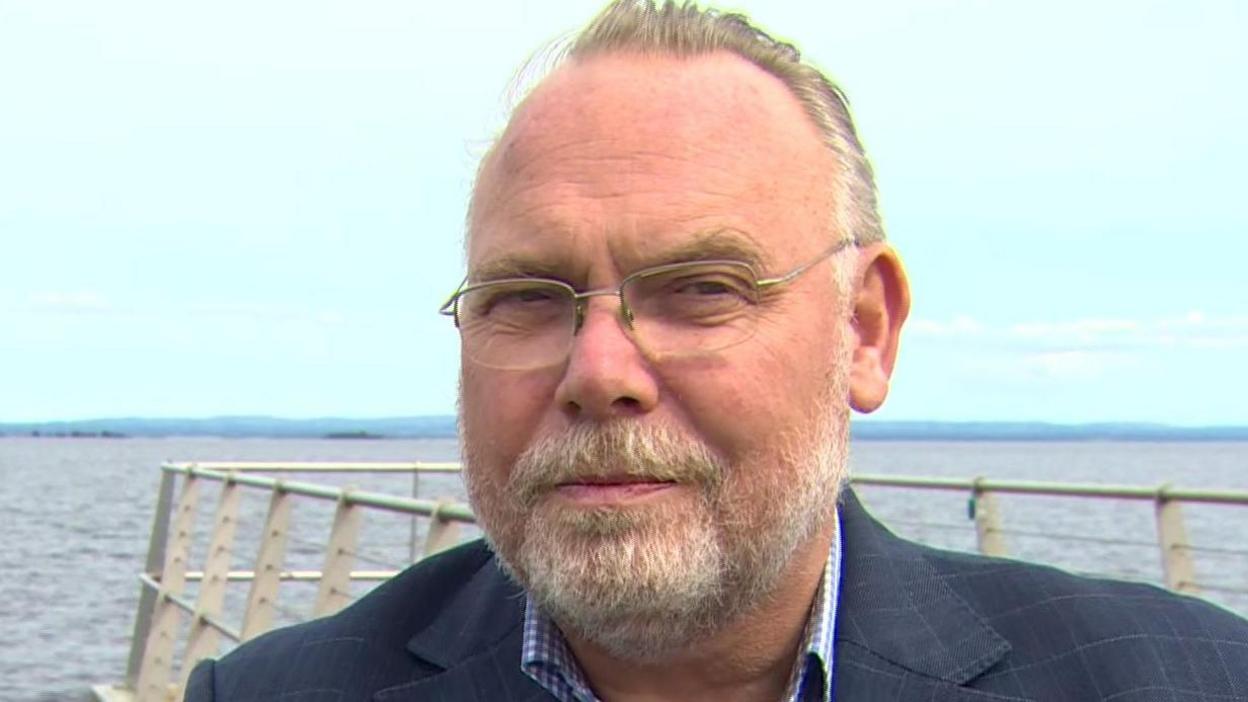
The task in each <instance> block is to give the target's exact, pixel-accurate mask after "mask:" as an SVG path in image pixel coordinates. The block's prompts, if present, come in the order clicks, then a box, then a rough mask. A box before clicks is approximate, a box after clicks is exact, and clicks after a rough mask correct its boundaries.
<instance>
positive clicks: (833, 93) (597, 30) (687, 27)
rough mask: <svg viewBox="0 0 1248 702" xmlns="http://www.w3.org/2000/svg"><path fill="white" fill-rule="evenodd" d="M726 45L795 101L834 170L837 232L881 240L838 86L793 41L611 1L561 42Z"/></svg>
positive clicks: (681, 8)
mask: <svg viewBox="0 0 1248 702" xmlns="http://www.w3.org/2000/svg"><path fill="white" fill-rule="evenodd" d="M717 51H728V52H731V53H733V54H735V55H737V56H740V57H741V58H743V59H745V60H747V61H749V62H750V63H753V64H754V65H755V66H758V67H759V68H761V69H762V70H764V71H766V72H768V73H770V74H771V75H773V76H775V77H776V78H778V79H779V80H780V81H781V82H783V83H784V84H785V86H787V87H788V89H789V91H790V92H791V93H792V94H793V96H794V97H796V98H797V100H798V101H799V102H800V103H801V104H802V107H803V108H804V109H805V111H806V114H807V115H809V116H810V118H811V120H812V121H813V122H814V124H815V126H816V128H817V129H818V130H819V133H820V134H821V135H822V137H823V142H824V144H826V145H827V147H828V148H829V149H831V150H832V153H833V154H835V155H836V158H837V163H838V164H839V166H840V173H838V174H837V178H835V179H834V180H835V182H836V186H835V188H836V192H834V193H831V194H830V195H831V197H832V198H833V205H834V212H835V213H836V215H835V217H836V220H837V221H836V222H835V223H834V224H835V226H836V229H837V230H838V231H837V232H836V235H837V236H838V237H845V238H853V239H854V240H855V241H856V242H858V243H859V244H868V243H872V242H876V241H882V240H883V239H884V227H883V224H882V222H881V220H880V213H879V206H878V203H877V197H876V189H875V175H874V172H873V171H872V169H871V163H870V162H869V161H868V160H867V155H866V153H865V152H864V151H863V148H862V143H861V142H860V141H859V139H858V134H857V131H856V130H855V129H854V121H853V118H852V117H851V116H850V113H849V101H848V99H847V98H846V97H845V94H844V93H843V92H842V91H841V89H840V87H838V86H837V85H836V83H834V82H833V81H832V80H831V79H829V78H828V77H827V76H826V75H824V74H823V72H822V71H820V70H819V69H818V68H815V67H814V66H812V65H811V64H809V63H806V62H804V61H803V60H802V55H801V52H799V51H798V50H797V47H795V46H793V45H792V44H789V43H787V42H784V41H780V40H778V39H776V38H775V37H772V36H771V35H770V34H768V33H767V32H765V31H763V30H762V29H760V28H759V27H757V26H755V25H754V24H752V23H751V22H750V20H749V19H748V18H747V17H745V16H744V15H741V14H737V13H729V12H720V11H718V10H714V9H710V8H707V9H702V8H700V7H698V5H697V3H696V2H692V1H691V0H686V1H685V2H677V1H676V0H661V1H660V2H659V3H658V4H656V3H655V1H654V0H614V2H612V3H611V4H609V5H608V6H607V7H606V8H605V9H604V10H603V11H602V12H601V13H600V14H599V15H598V16H597V17H595V18H594V19H593V21H591V22H590V23H589V25H588V26H586V27H585V28H584V29H583V30H581V32H580V33H579V34H576V35H575V36H574V37H573V38H572V40H571V43H570V45H569V46H568V47H567V48H566V54H565V56H566V58H567V59H569V60H572V61H577V60H583V59H587V58H591V57H593V56H595V55H599V54H606V53H627V52H640V53H645V54H660V55H673V56H698V55H703V54H710V53H714V52H717Z"/></svg>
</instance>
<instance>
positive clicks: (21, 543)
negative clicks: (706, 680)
mask: <svg viewBox="0 0 1248 702" xmlns="http://www.w3.org/2000/svg"><path fill="white" fill-rule="evenodd" d="M457 459H458V451H457V447H456V445H455V442H454V441H453V440H386V441H329V440H268V439H242V440H240V439H187V438H174V439H113V440H106V439H46V438H45V439H33V438H14V437H7V438H0V476H2V477H3V480H2V481H0V511H2V512H3V514H6V515H8V516H7V517H6V519H5V527H4V543H3V548H2V549H0V700H5V701H10V700H11V701H15V702H21V701H24V700H41V701H49V700H85V699H89V692H88V686H89V685H91V684H97V683H111V682H116V681H119V680H120V679H121V677H122V675H123V674H124V671H125V665H126V657H127V655H128V651H129V639H130V633H131V627H132V626H133V618H134V609H135V605H136V602H137V599H138V591H139V586H138V581H137V579H136V574H137V573H138V572H139V571H140V570H141V569H142V567H143V563H144V557H145V554H146V550H147V539H148V533H149V530H150V528H151V521H152V512H153V509H154V507H155V501H156V492H157V489H156V488H157V485H158V483H159V478H160V476H159V466H160V464H161V463H162V462H163V461H166V460H177V461H189V460H201V461H208V460H216V461H224V460H269V461H275V460H287V461H294V460H341V461H354V460H358V461H370V460H371V461H380V460H390V461H411V460H429V461H437V460H457ZM852 463H853V466H854V470H855V472H858V473H890V474H914V475H934V476H948V477H972V476H976V475H983V476H988V477H994V478H1013V479H1029V480H1052V481H1068V482H1099V483H1123V484H1134V485H1157V484H1160V483H1164V482H1169V483H1172V484H1174V485H1176V486H1183V487H1211V488H1234V489H1240V490H1248V443H1117V442H1104V443H1098V442H1079V443H1059V442H1053V443H1029V442H1003V443H991V442H859V443H857V444H856V445H855V446H854V454H853V458H852ZM325 482H336V483H339V484H343V483H346V482H347V479H346V478H344V477H341V476H338V477H331V478H327V479H326V480H325ZM359 487H363V488H368V489H377V490H386V491H390V492H398V493H402V494H409V493H410V491H411V481H410V478H407V477H400V476H391V477H383V478H374V479H371V480H369V481H368V482H366V483H364V484H362V485H359ZM420 491H421V496H423V497H438V496H449V497H460V498H462V496H463V489H462V486H461V485H460V484H459V479H458V477H457V476H438V477H430V476H426V477H422V478H421V483H420ZM860 493H861V495H862V497H863V499H864V501H865V502H866V503H867V504H868V506H869V507H870V508H871V509H872V510H873V511H874V512H876V513H877V515H879V516H881V517H882V518H883V519H884V520H885V522H886V523H889V524H890V525H891V526H893V527H894V528H895V530H896V531H898V532H900V533H902V534H905V535H908V536H912V537H917V538H921V539H922V540H925V541H928V542H931V543H936V544H938V545H942V546H948V547H953V548H962V549H973V548H974V533H973V531H972V529H971V523H970V522H969V521H968V520H967V518H966V495H965V494H961V493H949V494H932V493H925V494H922V495H920V494H919V493H916V492H913V491H909V490H893V489H886V488H865V489H863V490H861V491H860ZM213 497H214V495H213V493H212V492H211V491H207V492H206V493H205V498H204V502H203V506H202V507H201V513H202V514H204V515H205V519H203V520H201V526H203V525H204V524H205V523H206V519H207V517H209V516H211V514H210V513H211V512H212V507H213V503H212V499H213ZM247 499H248V500H249V501H245V502H244V509H243V512H244V515H245V516H244V518H243V519H242V520H240V526H239V542H238V544H237V546H236V553H237V554H238V555H237V556H236V559H235V562H234V567H236V568H247V567H249V560H250V559H251V558H254V553H255V548H254V538H251V539H250V540H249V538H250V537H248V536H247V535H246V534H247V533H248V530H249V529H250V530H251V531H253V532H254V531H256V528H255V527H256V526H257V525H258V524H259V523H260V520H262V519H263V514H264V508H265V500H264V498H262V497H261V496H255V497H254V499H253V498H252V497H249V498H247ZM1000 504H1001V507H1002V508H1003V513H1004V515H1005V526H1006V528H1007V529H1010V530H1012V533H1010V534H1009V535H1008V537H1007V546H1008V547H1009V550H1010V552H1011V555H1016V556H1019V557H1023V558H1027V559H1031V560H1042V561H1046V562H1051V563H1055V564H1058V565H1061V566H1063V567H1067V568H1070V569H1073V570H1079V571H1098V572H1112V573H1115V574H1118V575H1119V576H1123V577H1130V578H1138V579H1145V580H1152V581H1159V580H1160V578H1161V568H1160V561H1159V557H1158V553H1157V549H1156V546H1155V545H1153V541H1154V539H1155V530H1154V525H1153V517H1152V508H1151V505H1149V504H1147V503H1110V504H1104V503H1100V502H1088V501H1075V500H1056V499H1053V498H1017V497H1008V498H1001V499H1000ZM1094 507H1095V509H1094ZM330 516H331V508H330V506H328V505H327V506H326V507H325V509H321V510H319V511H314V512H313V513H309V514H308V515H306V516H300V517H299V525H298V528H297V529H295V537H292V542H291V546H290V553H289V555H288V560H287V567H289V568H304V567H306V568H319V567H320V563H319V558H320V555H319V550H318V549H317V544H316V543H315V542H316V541H318V540H323V538H324V535H325V534H326V533H328V531H327V530H328V523H329V522H328V520H329V518H330ZM1184 516H1185V518H1186V520H1187V526H1188V532H1189V536H1190V537H1191V540H1192V542H1193V543H1194V544H1196V545H1198V546H1208V547H1211V548H1214V549H1221V551H1240V550H1245V549H1248V508H1230V507H1201V506H1189V507H1186V508H1185V513H1184ZM388 517H389V515H383V518H380V519H374V518H373V515H369V517H368V521H367V522H366V525H365V530H364V534H363V537H362V544H364V546H363V549H362V550H364V551H365V553H364V554H363V559H362V560H361V561H360V565H359V567H360V568H381V567H386V566H390V565H398V564H399V563H400V562H401V561H402V560H403V558H404V556H405V554H406V549H407V543H408V539H409V531H408V528H409V527H408V523H407V522H406V521H404V520H403V519H401V518H399V517H397V516H395V517H393V519H389V518H388ZM919 522H925V523H927V525H926V526H924V525H920V524H918V523H919ZM201 533H202V532H201ZM1053 533H1062V534H1076V535H1084V536H1092V537H1094V538H1096V539H1101V540H1102V541H1087V542H1073V543H1072V542H1055V541H1052V540H1049V539H1045V538H1041V536H1040V535H1041V534H1053ZM296 537H297V538H296ZM1120 542H1127V543H1120ZM199 548H201V551H200V552H199V553H193V555H192V563H193V564H195V563H197V562H198V563H202V560H198V561H197V560H196V559H202V546H201V547H199ZM192 567H198V566H197V565H193V566H192ZM1197 573H1198V576H1199V579H1200V580H1201V581H1202V582H1207V583H1210V584H1215V585H1220V586H1223V587H1227V588H1229V589H1239V590H1248V558H1246V557H1244V556H1242V555H1239V556H1237V555H1235V554H1232V553H1224V552H1211V553H1202V554H1200V556H1199V557H1198V558H1197ZM361 587H364V586H361ZM283 588H284V589H283V594H282V598H283V600H284V601H285V602H287V604H288V606H290V607H292V608H296V609H297V608H298V607H299V606H300V605H301V604H302V603H304V602H306V601H308V600H309V599H310V597H311V593H310V592H299V591H297V590H298V589H297V588H294V591H292V592H291V593H290V594H289V596H288V594H287V590H288V589H291V588H287V586H286V585H283ZM305 589H306V587H305ZM239 593H241V595H240V594H239ZM245 595H246V586H245V585H241V586H239V587H233V588H232V590H231V598H233V599H234V600H235V601H236V600H237V598H239V597H245ZM1210 599H1213V600H1215V601H1218V602H1220V603H1222V604H1224V605H1225V606H1228V607H1230V608H1232V609H1235V610H1237V611H1239V612H1241V613H1248V596H1246V595H1243V594H1236V593H1233V592H1226V593H1210ZM296 614H297V612H292V613H288V614H286V615H285V616H286V617H287V619H288V620H290V621H293V620H294V619H295V618H296Z"/></svg>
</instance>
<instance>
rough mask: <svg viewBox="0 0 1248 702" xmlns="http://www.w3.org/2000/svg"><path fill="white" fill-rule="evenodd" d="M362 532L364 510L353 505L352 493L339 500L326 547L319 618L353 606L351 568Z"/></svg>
mask: <svg viewBox="0 0 1248 702" xmlns="http://www.w3.org/2000/svg"><path fill="white" fill-rule="evenodd" d="M359 532H360V509H359V508H358V507H356V506H355V505H353V504H351V495H350V492H349V491H344V492H343V493H342V497H341V498H339V499H338V509H337V510H336V511H335V512H334V527H333V529H332V530H331V531H330V533H329V543H328V544H327V545H326V547H325V567H323V568H321V584H320V588H319V589H318V590H317V593H316V606H315V607H314V608H313V610H312V615H313V616H316V617H321V616H325V615H327V614H333V613H334V612H337V611H338V610H340V609H342V608H343V607H345V606H347V605H348V604H350V603H351V566H352V565H353V564H354V563H355V545H356V538H357V537H358V536H359Z"/></svg>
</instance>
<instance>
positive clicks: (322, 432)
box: [0, 415, 1248, 442]
mask: <svg viewBox="0 0 1248 702" xmlns="http://www.w3.org/2000/svg"><path fill="white" fill-rule="evenodd" d="M850 431H851V434H852V436H853V438H854V439H855V440H858V441H1137V442H1138V441H1193V442H1210V441H1248V427H1237V426H1220V427H1218V426H1214V427H1178V426H1171V425H1165V424H1143V423H1128V422H1123V423H1096V424H1047V423H1041V422H917V421H895V422H894V421H870V420H868V421H858V422H853V423H852V424H851V425H850ZM456 435H457V434H456V422H455V417H453V416H450V415H444V416H431V417H384V418H373V419H349V418H341V417H326V418H319V419H286V418H280V417H210V418H185V419H150V418H141V417H127V418H116V419H89V420H76V421H61V422H11V423H0V438H31V437H37V438H107V439H125V438H173V437H217V438H227V439H229V438H239V439H241V438H255V439H334V440H351V441H384V440H391V439H453V438H455V437H456Z"/></svg>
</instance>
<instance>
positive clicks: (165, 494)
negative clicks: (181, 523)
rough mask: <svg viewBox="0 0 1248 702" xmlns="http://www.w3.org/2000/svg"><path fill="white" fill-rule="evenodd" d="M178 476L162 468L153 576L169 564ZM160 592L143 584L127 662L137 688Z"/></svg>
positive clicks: (130, 682)
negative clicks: (165, 564)
mask: <svg viewBox="0 0 1248 702" xmlns="http://www.w3.org/2000/svg"><path fill="white" fill-rule="evenodd" d="M176 482H177V476H176V475H174V473H173V471H169V470H164V469H163V468H162V469H161V471H160V494H159V495H158V496H157V498H156V516H155V517H154V518H153V519H152V534H151V536H150V537H149V538H148V542H147V563H146V564H145V565H144V567H143V570H144V572H145V573H147V574H148V575H149V576H151V577H152V578H153V579H155V578H158V577H160V568H161V567H162V566H164V563H165V547H166V545H167V544H168V543H169V517H170V515H171V513H172V512H173V488H174V487H175V485H176ZM156 596H157V592H156V591H155V590H153V589H151V588H150V587H148V586H147V584H146V583H144V584H142V585H140V586H139V610H138V613H137V614H136V616H135V618H134V633H133V634H132V635H131V637H130V658H129V660H128V661H127V662H126V682H125V687H126V688H127V689H130V690H134V689H135V688H136V686H138V684H139V668H141V667H142V665H143V650H144V648H145V647H146V646H147V635H148V632H149V631H150V630H151V627H152V611H153V610H154V609H155V607H156Z"/></svg>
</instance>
